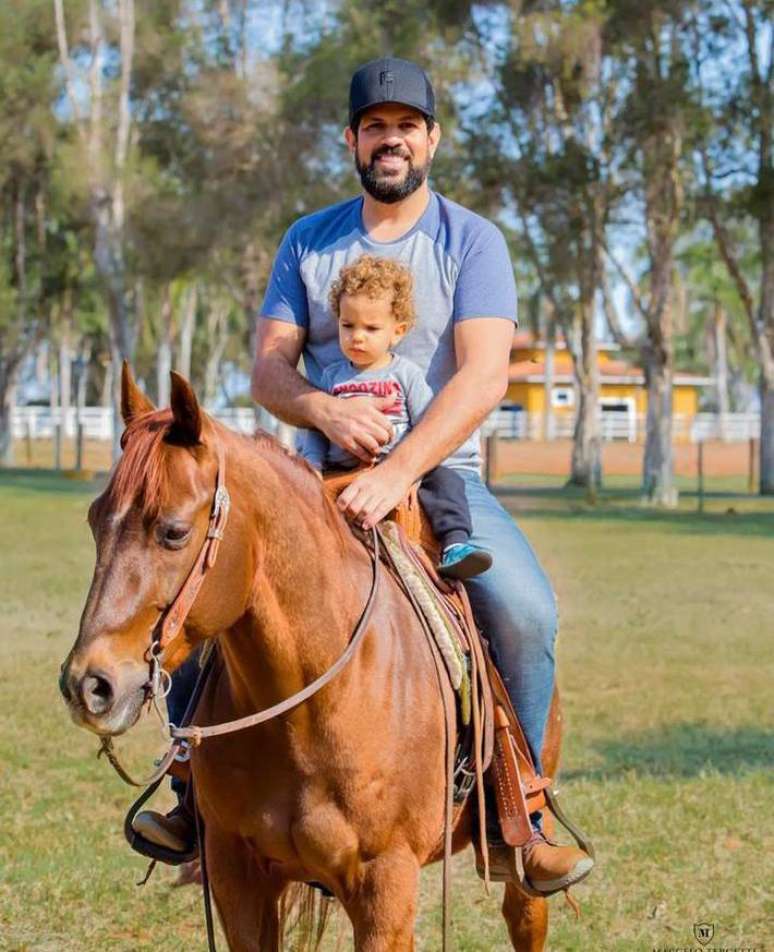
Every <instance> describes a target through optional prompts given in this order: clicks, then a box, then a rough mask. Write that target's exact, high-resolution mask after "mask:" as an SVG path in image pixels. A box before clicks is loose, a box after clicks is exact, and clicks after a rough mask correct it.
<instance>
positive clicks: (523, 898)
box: [502, 883, 548, 952]
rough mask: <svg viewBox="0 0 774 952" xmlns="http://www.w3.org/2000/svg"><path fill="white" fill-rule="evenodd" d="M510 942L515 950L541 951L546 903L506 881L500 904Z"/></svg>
mask: <svg viewBox="0 0 774 952" xmlns="http://www.w3.org/2000/svg"><path fill="white" fill-rule="evenodd" d="M502 911H503V916H504V918H505V922H506V924H507V926H508V934H509V935H510V937H511V944H512V945H513V947H514V949H516V952H543V948H544V947H545V942H546V934H547V933H548V903H547V902H546V900H545V899H538V898H535V897H532V896H528V895H527V894H526V893H523V892H522V891H521V890H520V889H519V888H518V887H516V886H514V885H513V884H512V883H506V886H505V895H504V896H503V905H502Z"/></svg>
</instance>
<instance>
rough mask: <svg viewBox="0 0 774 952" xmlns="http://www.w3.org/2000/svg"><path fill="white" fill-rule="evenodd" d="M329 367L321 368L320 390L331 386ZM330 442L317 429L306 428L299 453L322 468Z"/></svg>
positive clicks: (318, 467)
mask: <svg viewBox="0 0 774 952" xmlns="http://www.w3.org/2000/svg"><path fill="white" fill-rule="evenodd" d="M330 369H331V368H330V367H326V368H325V369H324V370H323V373H322V377H321V379H320V390H325V391H329V390H330V387H331V379H330V378H331V375H330ZM329 449H330V443H329V442H328V438H327V437H326V436H325V435H324V434H323V433H321V432H320V431H319V430H306V431H305V433H304V439H303V442H302V444H301V450H300V452H301V455H302V456H303V457H304V459H305V460H306V461H307V463H309V464H310V465H312V466H314V468H315V469H320V470H321V469H322V468H323V467H324V465H325V459H326V457H327V456H328V450H329Z"/></svg>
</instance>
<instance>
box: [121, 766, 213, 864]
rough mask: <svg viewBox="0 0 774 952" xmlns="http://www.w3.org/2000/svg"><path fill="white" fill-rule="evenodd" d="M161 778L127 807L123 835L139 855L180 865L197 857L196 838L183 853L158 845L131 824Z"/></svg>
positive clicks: (156, 787)
mask: <svg viewBox="0 0 774 952" xmlns="http://www.w3.org/2000/svg"><path fill="white" fill-rule="evenodd" d="M163 779H164V777H159V779H158V780H157V781H156V782H155V783H152V784H151V785H150V786H149V787H148V788H147V789H146V790H144V791H143V792H142V793H141V794H140V796H139V797H138V798H137V799H136V800H135V801H134V803H133V804H132V805H131V806H130V807H129V812H128V813H127V814H126V819H125V820H124V836H125V837H126V841H127V843H128V844H129V846H131V848H132V849H133V850H134V851H135V853H139V854H140V856H146V857H147V858H148V859H154V860H157V861H158V862H159V863H166V865H167V866H182V864H183V863H190V862H192V861H193V860H195V859H196V858H197V857H198V855H199V844H198V842H197V841H196V840H194V843H193V846H192V847H191V849H190V850H187V851H186V852H185V853H179V852H177V850H171V849H168V848H167V847H166V846H159V845H158V843H152V842H151V841H150V840H148V839H146V838H145V837H144V836H142V835H141V834H140V833H138V832H137V831H136V830H135V829H134V827H133V826H132V823H133V822H134V818H135V817H136V816H137V814H138V813H139V812H140V809H141V807H143V806H145V803H146V801H147V800H149V799H150V798H151V797H152V796H153V794H154V793H155V792H156V791H157V790H158V788H159V785H160V783H161V781H162V780H163Z"/></svg>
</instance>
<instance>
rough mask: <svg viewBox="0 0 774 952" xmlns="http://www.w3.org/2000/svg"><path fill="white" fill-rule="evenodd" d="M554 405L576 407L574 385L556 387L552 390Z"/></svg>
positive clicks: (552, 404) (552, 403)
mask: <svg viewBox="0 0 774 952" xmlns="http://www.w3.org/2000/svg"><path fill="white" fill-rule="evenodd" d="M551 406H552V407H574V406H575V391H574V390H573V389H572V387H554V388H553V390H552V391H551Z"/></svg>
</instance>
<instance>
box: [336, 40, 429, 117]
mask: <svg viewBox="0 0 774 952" xmlns="http://www.w3.org/2000/svg"><path fill="white" fill-rule="evenodd" d="M385 102H397V103H401V104H402V105H404V106H412V107H413V108H414V109H418V110H419V111H420V112H422V113H424V114H425V116H427V117H428V118H430V119H433V118H435V93H434V92H433V86H432V84H431V82H430V80H429V78H428V76H427V73H426V72H425V71H424V70H423V69H422V67H421V66H417V64H416V63H410V62H409V61H408V60H404V59H397V58H396V57H393V56H385V57H383V58H382V59H376V60H371V62H370V63H365V64H364V65H363V66H361V67H359V68H358V69H357V70H356V71H355V74H354V75H353V77H352V82H351V83H350V86H349V124H350V125H352V123H353V122H354V121H355V119H356V118H357V116H358V115H359V114H360V113H361V112H362V111H363V110H364V109H368V108H369V107H371V106H378V105H380V104H381V103H385Z"/></svg>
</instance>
